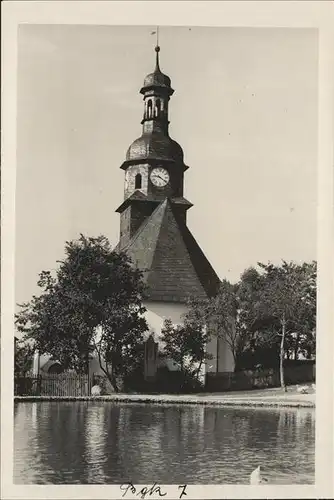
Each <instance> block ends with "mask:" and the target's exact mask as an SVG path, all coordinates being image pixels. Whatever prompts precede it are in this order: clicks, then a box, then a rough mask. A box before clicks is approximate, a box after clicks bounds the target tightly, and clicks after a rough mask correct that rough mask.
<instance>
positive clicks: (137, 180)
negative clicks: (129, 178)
mask: <svg viewBox="0 0 334 500" xmlns="http://www.w3.org/2000/svg"><path fill="white" fill-rule="evenodd" d="M140 188H141V175H140V174H137V175H136V177H135V189H140Z"/></svg>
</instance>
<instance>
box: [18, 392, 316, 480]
mask: <svg viewBox="0 0 334 500" xmlns="http://www.w3.org/2000/svg"><path fill="white" fill-rule="evenodd" d="M314 454H315V413H314V410H312V409H277V410H276V409H258V408H254V409H250V408H247V409H246V408H231V407H229V408H217V407H205V406H167V405H166V406H162V405H139V404H138V405H136V404H123V405H122V404H115V403H112V402H89V401H88V402H85V401H81V402H38V403H24V402H19V403H15V407H14V483H16V484H119V483H126V482H128V481H132V482H133V483H138V484H140V483H141V484H143V483H147V482H148V481H149V482H150V483H153V482H154V481H155V482H157V483H160V484H185V483H186V484H199V483H201V484H249V474H250V473H251V472H252V470H254V469H255V468H256V467H257V466H258V465H259V464H260V465H261V467H262V468H263V471H264V473H265V475H266V477H267V478H268V481H269V484H313V483H314V468H315V466H314Z"/></svg>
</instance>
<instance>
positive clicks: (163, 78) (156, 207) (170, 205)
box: [116, 45, 230, 371]
mask: <svg viewBox="0 0 334 500" xmlns="http://www.w3.org/2000/svg"><path fill="white" fill-rule="evenodd" d="M159 55H160V47H159V46H158V45H157V46H156V47H155V58H156V61H155V69H154V71H153V73H150V74H149V75H147V76H146V78H145V79H144V84H143V86H142V88H141V89H140V93H141V94H142V96H143V117H142V121H141V125H142V134H141V136H140V137H139V138H138V139H136V140H135V141H134V142H133V143H132V144H131V146H130V147H129V149H128V151H127V153H126V159H125V161H124V162H123V164H122V165H121V168H122V169H123V170H124V200H123V202H122V204H121V205H120V206H119V207H118V208H117V210H116V211H117V212H119V214H120V239H119V243H118V245H117V247H116V250H117V251H123V252H125V253H126V254H127V255H128V256H129V257H130V259H131V260H132V262H133V263H134V264H135V265H136V267H137V268H139V269H141V270H142V271H143V273H144V279H145V282H146V285H147V301H146V302H145V306H146V308H147V311H148V312H147V321H148V323H149V325H150V327H151V329H152V330H154V331H155V333H156V334H157V335H159V333H160V331H161V327H162V324H163V321H164V319H165V318H170V319H171V320H172V321H173V322H174V323H181V322H182V317H183V314H184V313H185V312H186V310H187V303H188V300H189V299H191V298H197V299H200V298H205V297H210V296H213V295H215V294H216V293H217V291H218V288H219V286H220V279H219V278H218V276H217V274H216V273H215V271H214V269H213V268H212V266H211V264H210V263H209V261H208V260H207V258H206V257H205V255H204V253H203V252H202V250H201V248H200V247H199V245H198V243H197V242H196V240H195V238H194V237H193V235H192V234H191V232H190V230H189V228H188V227H187V211H188V209H189V208H190V207H192V203H190V202H189V201H188V200H186V199H185V198H184V189H183V188H184V180H185V172H186V170H187V169H188V166H187V165H186V164H185V162H184V155H183V150H182V148H181V146H180V145H179V144H178V143H177V142H176V141H174V140H173V139H172V138H171V137H170V135H169V104H170V99H171V96H172V95H173V93H174V90H173V88H172V86H171V80H170V78H169V77H168V76H167V75H165V74H163V73H162V71H161V69H160V61H159ZM210 349H211V350H212V351H213V354H214V357H216V359H217V363H216V368H215V369H217V371H218V344H217V342H216V344H212V346H211V347H210ZM219 350H221V349H220V348H219ZM221 354H222V356H221V355H220V354H219V357H223V358H224V357H225V354H224V352H222V353H221ZM223 358H222V361H221V362H222V363H223V365H224V371H225V370H226V362H225V361H224V359H223ZM227 369H228V370H229V369H230V368H228V367H227Z"/></svg>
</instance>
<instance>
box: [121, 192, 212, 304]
mask: <svg viewBox="0 0 334 500" xmlns="http://www.w3.org/2000/svg"><path fill="white" fill-rule="evenodd" d="M121 250H122V251H124V252H125V253H126V254H127V255H128V256H129V257H130V258H131V260H132V261H133V263H134V264H135V265H136V267H138V268H139V269H141V270H142V271H143V272H144V279H145V282H146V284H147V286H148V298H149V299H150V300H157V301H165V302H187V300H188V299H190V298H205V297H207V296H212V295H215V294H216V293H217V290H218V288H219V284H220V280H219V278H218V276H217V274H216V273H215V271H214V269H213V268H212V266H211V264H210V263H209V261H208V260H207V258H206V257H205V255H204V253H203V252H202V250H201V248H200V247H199V245H198V243H197V242H196V240H195V238H194V237H193V235H192V234H191V232H190V231H189V229H188V228H187V226H186V224H185V222H184V221H183V219H181V218H180V217H179V215H178V213H177V211H176V210H175V208H174V206H173V203H171V201H170V200H168V199H165V200H164V201H163V202H162V203H160V205H158V207H157V208H156V209H155V211H154V212H153V213H152V215H151V216H150V217H148V218H147V219H146V221H145V222H144V223H143V224H142V226H141V227H140V228H139V229H138V231H137V233H135V234H134V236H133V237H132V239H131V240H130V241H129V243H128V244H127V245H126V247H124V248H122V249H121Z"/></svg>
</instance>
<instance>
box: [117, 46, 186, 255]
mask: <svg viewBox="0 0 334 500" xmlns="http://www.w3.org/2000/svg"><path fill="white" fill-rule="evenodd" d="M155 52H156V66H155V70H154V71H153V73H150V74H149V75H147V77H146V78H145V80H144V85H143V87H142V88H141V89H140V93H141V94H142V95H143V101H144V106H143V108H144V109H143V119H142V121H141V124H142V135H141V136H140V137H139V138H138V139H136V140H135V141H134V142H133V143H132V144H131V146H130V147H129V149H128V151H127V154H126V160H125V162H124V163H123V164H122V166H121V168H122V169H123V170H124V171H125V183H124V202H123V203H122V205H121V206H120V207H118V209H117V212H119V213H120V214H121V224H120V226H121V227H120V248H123V247H124V246H125V245H127V244H128V242H129V241H130V239H131V238H132V236H133V235H134V234H135V233H136V231H137V230H138V228H139V227H140V226H141V225H142V224H143V222H144V221H145V220H146V218H147V217H148V216H150V215H151V214H152V212H153V211H154V209H155V208H156V207H157V205H158V204H159V203H160V202H161V201H163V200H164V199H166V198H169V199H170V200H171V203H172V204H173V206H174V208H175V210H176V211H177V213H178V214H179V217H180V218H181V219H182V220H183V221H184V222H186V211H187V210H188V209H189V208H190V207H191V206H192V204H191V203H190V202H189V201H187V200H186V199H185V198H183V182H184V172H185V171H186V170H187V168H188V167H187V166H186V165H185V164H184V161H183V151H182V148H181V146H179V144H178V143H177V142H175V141H173V139H171V138H170V136H169V130H168V129H169V116H168V111H169V109H168V108H169V100H170V97H171V96H172V95H173V93H174V90H173V89H172V87H171V80H170V78H169V77H168V76H166V75H164V74H163V73H162V72H161V70H160V65H159V52H160V47H159V46H156V47H155Z"/></svg>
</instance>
